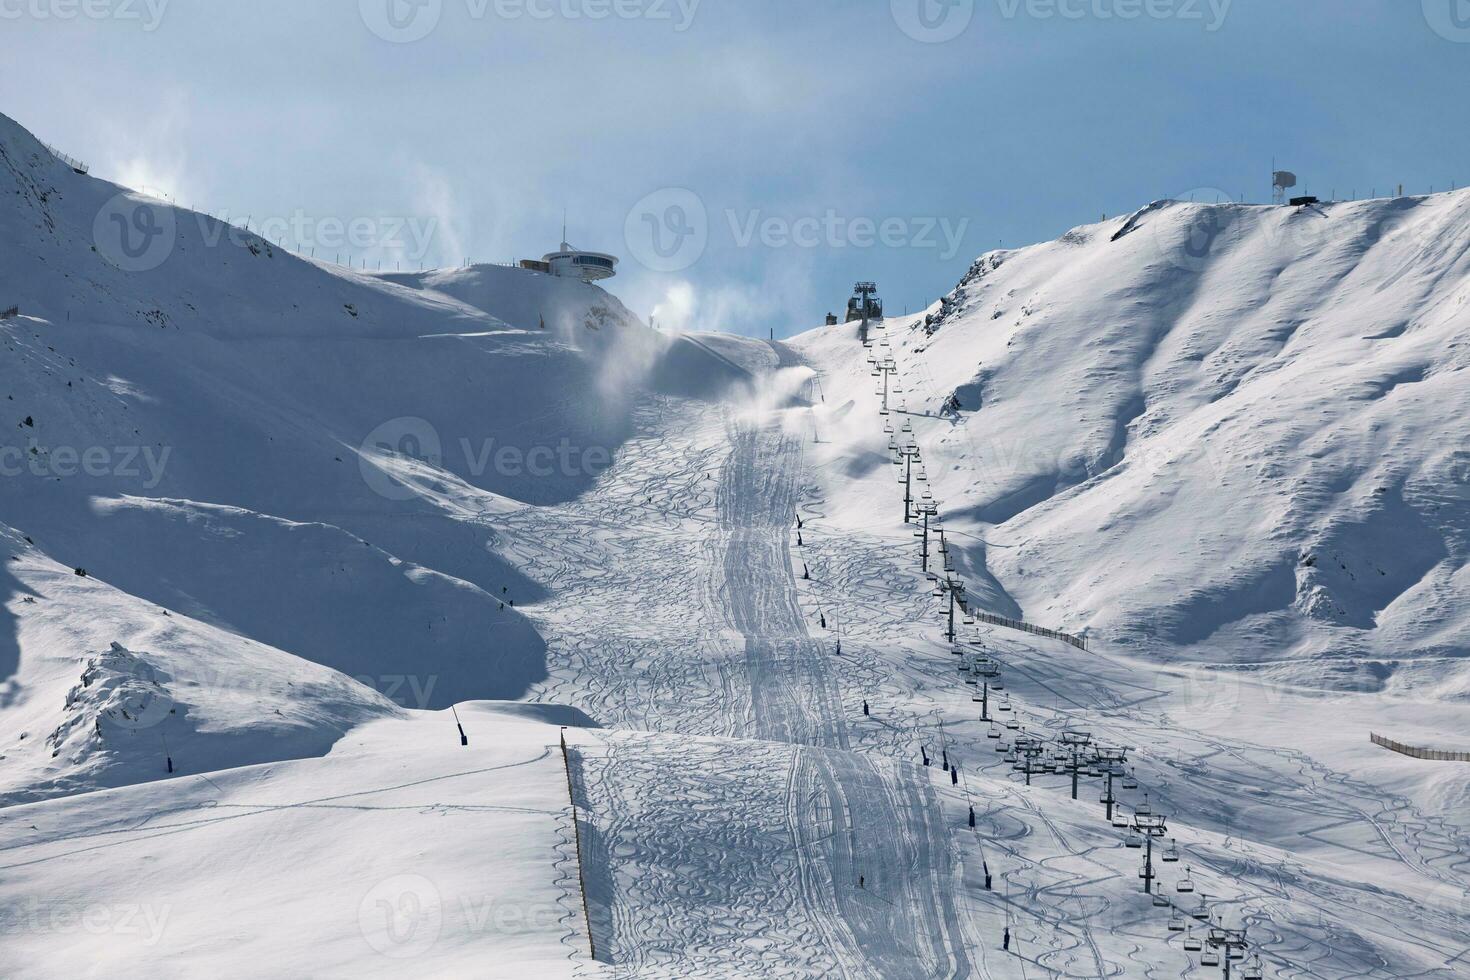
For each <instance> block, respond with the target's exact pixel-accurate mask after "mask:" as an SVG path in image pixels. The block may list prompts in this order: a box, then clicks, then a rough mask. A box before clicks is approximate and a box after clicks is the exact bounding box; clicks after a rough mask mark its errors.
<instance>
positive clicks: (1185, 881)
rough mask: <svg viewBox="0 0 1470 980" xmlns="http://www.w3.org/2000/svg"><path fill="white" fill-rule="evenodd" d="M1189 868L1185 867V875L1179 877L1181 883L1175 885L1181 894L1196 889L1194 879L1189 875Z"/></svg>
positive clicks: (1186, 893)
mask: <svg viewBox="0 0 1470 980" xmlns="http://www.w3.org/2000/svg"><path fill="white" fill-rule="evenodd" d="M1190 870H1191V869H1189V868H1185V869H1184V877H1183V878H1180V879H1179V884H1178V885H1176V886H1174V887H1175V890H1176V891H1178V892H1179V894H1181V895H1188V894H1190V893H1191V892H1193V891H1194V879H1193V878H1191V877H1190V876H1189V874H1190Z"/></svg>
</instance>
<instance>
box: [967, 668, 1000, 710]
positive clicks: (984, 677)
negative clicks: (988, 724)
mask: <svg viewBox="0 0 1470 980" xmlns="http://www.w3.org/2000/svg"><path fill="white" fill-rule="evenodd" d="M970 672H971V673H972V674H974V675H975V676H976V677H978V678H980V720H981V721H994V720H995V719H994V718H991V717H990V682H991V681H993V680H995V679H996V678H997V677H999V676H1000V665H999V664H997V663H996V662H995V661H994V660H991V659H990V658H989V657H986V658H985V659H984V660H982V661H978V662H977V663H976V664H975V665H974V666H973V667H972V668H971V671H970Z"/></svg>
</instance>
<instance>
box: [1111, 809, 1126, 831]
mask: <svg viewBox="0 0 1470 980" xmlns="http://www.w3.org/2000/svg"><path fill="white" fill-rule="evenodd" d="M1113 826H1114V827H1117V828H1118V829H1119V830H1126V829H1127V828H1128V818H1127V817H1125V816H1123V814H1122V813H1121V812H1117V811H1115V812H1114V813H1113Z"/></svg>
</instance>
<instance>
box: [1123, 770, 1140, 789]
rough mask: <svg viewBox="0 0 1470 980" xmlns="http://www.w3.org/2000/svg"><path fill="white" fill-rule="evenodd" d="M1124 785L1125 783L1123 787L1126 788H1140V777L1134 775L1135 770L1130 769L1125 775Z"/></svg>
mask: <svg viewBox="0 0 1470 980" xmlns="http://www.w3.org/2000/svg"><path fill="white" fill-rule="evenodd" d="M1122 785H1123V788H1124V789H1137V788H1138V779H1137V778H1136V777H1135V776H1134V775H1133V770H1131V769H1130V770H1129V771H1128V774H1127V775H1126V776H1124V777H1123V784H1122Z"/></svg>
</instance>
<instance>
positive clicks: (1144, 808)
mask: <svg viewBox="0 0 1470 980" xmlns="http://www.w3.org/2000/svg"><path fill="white" fill-rule="evenodd" d="M1133 812H1134V813H1136V814H1138V815H1139V816H1140V817H1151V816H1153V813H1154V811H1153V808H1152V807H1150V806H1149V805H1148V794H1147V793H1145V794H1143V802H1142V803H1140V804H1139V805H1138V806H1137V807H1135V808H1134V810H1133Z"/></svg>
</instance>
